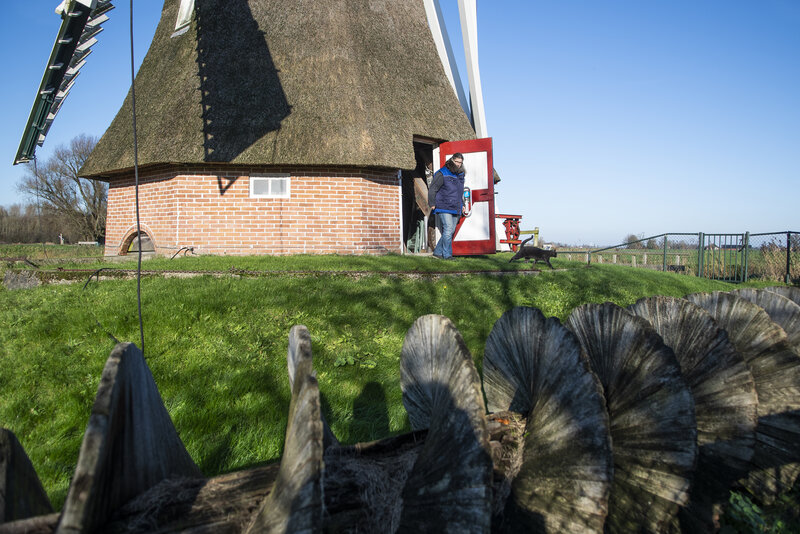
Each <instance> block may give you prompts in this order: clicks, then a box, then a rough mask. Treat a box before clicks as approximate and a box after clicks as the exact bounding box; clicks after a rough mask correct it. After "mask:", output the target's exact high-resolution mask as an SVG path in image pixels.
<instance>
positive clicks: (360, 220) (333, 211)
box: [105, 166, 401, 255]
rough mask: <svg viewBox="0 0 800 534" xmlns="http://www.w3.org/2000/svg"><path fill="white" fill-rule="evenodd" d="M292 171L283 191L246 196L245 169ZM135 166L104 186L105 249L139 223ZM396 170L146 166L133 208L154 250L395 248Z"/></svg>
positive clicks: (112, 249)
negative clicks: (284, 195)
mask: <svg viewBox="0 0 800 534" xmlns="http://www.w3.org/2000/svg"><path fill="white" fill-rule="evenodd" d="M270 173H288V174H289V175H290V176H291V197H290V198H288V199H275V198H250V189H249V188H250V180H249V178H250V176H251V175H261V174H270ZM133 183H134V179H133V177H132V176H130V177H126V178H122V179H114V180H112V181H111V183H110V186H109V190H108V217H107V225H106V247H105V254H106V255H116V254H119V253H120V252H121V250H122V249H124V248H125V245H126V244H127V243H129V242H130V239H131V238H132V237H133V236H134V234H135V232H136V211H135V202H134V199H135V190H134V186H133ZM399 195H400V188H399V186H398V183H397V174H396V172H390V171H381V170H367V169H354V168H326V169H322V168H306V169H298V168H276V167H270V168H266V167H262V168H255V167H254V168H239V169H233V170H231V169H226V170H225V171H221V170H219V169H214V168H208V169H205V168H186V167H185V166H182V167H180V168H179V169H176V168H175V167H160V168H151V169H148V170H146V171H141V172H140V174H139V213H140V219H141V224H142V230H143V231H145V232H147V233H148V234H149V235H150V237H151V238H152V240H153V243H154V245H155V246H156V251H157V252H158V253H159V254H164V255H167V254H169V255H172V254H174V253H175V252H176V251H177V250H179V249H180V248H181V247H194V250H195V252H196V253H198V254H233V255H243V254H303V253H308V254H329V253H339V254H382V253H385V252H400V251H401V243H400V213H399V211H400V208H399Z"/></svg>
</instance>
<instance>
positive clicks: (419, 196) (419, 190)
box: [414, 177, 431, 217]
mask: <svg viewBox="0 0 800 534" xmlns="http://www.w3.org/2000/svg"><path fill="white" fill-rule="evenodd" d="M414 198H415V199H416V201H417V207H418V208H419V209H420V210H422V213H424V214H425V216H426V217H427V216H428V215H430V214H431V207H430V206H429V205H428V184H427V182H425V178H420V177H417V178H414Z"/></svg>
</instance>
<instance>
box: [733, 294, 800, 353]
mask: <svg viewBox="0 0 800 534" xmlns="http://www.w3.org/2000/svg"><path fill="white" fill-rule="evenodd" d="M731 294H733V295H736V296H738V297H742V298H743V299H745V300H749V301H750V302H752V303H753V304H755V305H757V306H758V307H760V308H762V309H763V310H764V311H765V312H767V315H769V318H770V319H772V320H773V321H775V323H777V325H778V326H780V327H781V328H783V331H784V332H786V337H787V338H788V340H789V343H790V344H791V345H792V347H793V348H794V349H795V352H797V353H798V354H800V305H799V304H797V303H796V302H794V301H792V300H791V299H789V298H787V297H785V296H783V295H781V294H779V293H776V292H774V291H767V290H765V289H752V288H746V289H737V290H735V291H731Z"/></svg>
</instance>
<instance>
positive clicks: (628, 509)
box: [567, 302, 697, 533]
mask: <svg viewBox="0 0 800 534" xmlns="http://www.w3.org/2000/svg"><path fill="white" fill-rule="evenodd" d="M567 327H568V328H569V329H570V330H572V331H573V332H574V333H575V335H576V336H577V337H578V340H579V341H580V344H581V347H582V348H583V350H584V351H585V352H586V354H587V356H588V357H589V362H590V363H591V366H592V370H593V371H594V372H595V373H596V374H597V376H598V378H599V379H600V383H601V384H602V385H603V391H604V394H605V399H606V407H607V409H608V415H609V420H610V423H611V443H612V447H613V457H614V481H613V483H612V486H611V496H610V499H609V511H608V519H607V520H606V529H608V531H609V532H620V533H622V532H639V531H651V532H658V531H660V530H661V529H662V528H663V527H664V526H665V525H666V524H668V523H669V522H670V521H671V520H672V518H673V516H675V515H676V514H677V513H678V508H679V507H680V506H683V505H685V504H686V503H687V502H688V491H689V487H690V485H691V478H692V473H693V471H694V467H695V461H696V458H697V427H696V423H695V416H694V401H693V399H692V394H691V392H690V391H689V387H688V386H687V385H686V383H685V381H684V380H683V377H682V376H681V374H680V368H679V367H678V362H677V360H676V358H675V355H674V354H673V352H672V350H671V349H670V348H669V347H667V346H666V345H664V342H663V341H662V340H661V337H660V336H659V335H658V334H657V333H656V332H655V331H654V330H653V328H652V327H651V326H650V325H649V324H648V323H647V321H645V320H644V319H642V318H640V317H635V316H634V315H632V314H630V313H628V312H627V311H625V310H623V309H622V308H620V307H619V306H616V305H614V304H611V303H608V302H607V303H605V304H587V305H584V306H580V307H578V308H576V309H575V310H573V312H572V314H571V315H570V316H569V319H568V320H567Z"/></svg>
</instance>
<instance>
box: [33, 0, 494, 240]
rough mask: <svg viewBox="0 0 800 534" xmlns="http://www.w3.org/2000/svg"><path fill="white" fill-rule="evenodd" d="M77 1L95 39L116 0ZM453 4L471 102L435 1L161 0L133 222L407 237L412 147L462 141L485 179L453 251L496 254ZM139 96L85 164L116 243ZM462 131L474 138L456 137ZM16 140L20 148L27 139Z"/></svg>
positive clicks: (185, 232) (123, 219)
mask: <svg viewBox="0 0 800 534" xmlns="http://www.w3.org/2000/svg"><path fill="white" fill-rule="evenodd" d="M76 5H77V6H79V7H80V8H81V9H83V10H84V11H85V10H87V9H88V10H89V16H88V17H87V21H88V22H89V24H88V25H87V26H86V28H87V29H86V31H85V32H83V33H86V35H87V37H91V35H90V34H89V32H90V28H92V27H93V26H92V21H93V20H94V19H93V18H92V17H95V16H97V17H99V16H102V13H101V11H102V10H103V9H105V10H107V9H110V8H111V5H110V1H108V0H106V1H102V0H91V1H90V0H69V1H68V2H65V6H67V7H72V6H76ZM459 9H460V12H461V19H462V27H463V28H465V30H464V40H465V50H466V51H467V55H468V65H469V69H468V71H469V78H470V98H471V100H470V101H467V100H466V98H465V97H464V96H463V90H461V93H462V95H461V98H459V96H458V95H457V93H458V92H459V87H460V80H459V82H456V80H457V76H458V75H457V72H456V73H455V74H453V72H455V69H454V68H452V67H451V65H452V63H453V62H452V61H450V60H449V59H448V58H447V54H448V53H447V50H448V49H449V48H450V46H449V39H448V40H447V41H448V42H445V40H443V38H442V30H441V29H444V26H443V24H440V23H439V21H440V20H441V9H440V6H439V5H438V0H416V1H414V2H400V3H397V2H367V1H365V0H348V1H346V2H336V3H332V2H331V3H329V2H324V3H319V2H312V1H310V0H301V1H298V2H294V3H292V4H286V3H285V2H279V1H276V0H230V1H228V2H222V1H221V0H165V2H164V8H163V10H162V17H161V21H160V22H159V25H158V28H157V30H156V34H155V36H154V38H153V42H152V43H151V46H150V49H149V51H148V53H147V55H146V57H145V58H144V61H143V63H142V66H141V68H140V70H139V73H138V74H137V77H136V81H135V87H136V109H137V121H138V127H137V130H138V134H139V142H138V152H137V155H138V169H139V171H140V173H141V177H142V180H143V181H142V184H141V189H142V193H143V205H142V208H143V213H142V222H143V226H142V230H141V231H142V232H143V233H145V234H146V236H147V237H148V238H149V241H150V242H151V243H153V248H154V249H155V250H156V251H157V252H160V253H165V254H166V253H169V254H172V253H173V252H174V251H176V250H180V249H182V248H185V247H192V248H193V249H194V250H195V251H197V252H200V253H202V252H206V253H222V254H259V253H269V254H292V253H304V252H315V253H331V252H337V253H355V254H364V253H383V252H401V251H402V250H403V247H404V235H403V227H404V224H406V225H407V221H404V217H405V215H404V209H403V206H404V203H407V195H406V198H405V199H404V190H403V188H402V187H398V185H400V184H399V183H398V182H399V180H398V178H399V171H398V169H403V170H404V173H403V176H405V175H406V173H407V172H413V171H409V170H410V169H418V168H420V159H419V153H420V150H421V151H422V152H426V151H427V152H429V153H430V156H429V159H430V160H433V158H434V153H435V150H436V149H439V151H438V157H440V158H441V157H444V156H445V155H446V154H445V153H446V152H447V151H449V153H452V152H454V151H459V152H464V153H465V154H467V160H466V161H467V163H468V164H469V165H470V167H468V168H470V169H471V172H470V175H471V176H472V177H474V178H476V179H478V176H479V175H480V176H482V177H481V178H480V180H479V181H480V183H476V184H473V186H472V189H473V191H474V192H475V193H476V194H474V196H473V201H474V202H475V204H476V205H477V208H478V209H476V210H474V211H473V215H472V217H471V218H470V220H469V221H466V222H465V224H464V225H463V229H461V236H462V241H465V248H463V249H462V251H461V253H465V254H470V253H473V254H474V253H487V252H494V233H495V230H494V208H493V205H494V204H493V203H494V191H493V181H492V176H493V168H492V164H491V140H490V139H487V140H485V141H483V142H482V143H478V144H477V145H476V144H475V138H476V132H478V135H477V137H482V136H485V119H484V114H483V104H482V100H481V98H482V97H481V92H480V79H479V74H478V71H477V44H476V41H475V33H476V11H475V10H476V6H475V1H474V0H460V2H459ZM69 13H72V11H69ZM103 13H104V11H103ZM98 20H99V18H98ZM312 27H313V29H314V31H309V28H312ZM440 28H441V29H440ZM73 31H74V30H73ZM445 32H446V30H445ZM87 42H88V41H87ZM437 43H438V44H437ZM57 44H58V41H57ZM78 50H79V51H80V48H79V49H78ZM55 53H56V52H55V51H54V54H55ZM450 55H451V56H452V50H451V51H450ZM80 64H81V63H80V59H76V60H75V66H76V67H78V68H79V66H80ZM452 66H454V65H452ZM65 79H69V80H70V81H74V76H73V77H71V78H65ZM451 79H452V81H449V80H451ZM43 84H45V82H43ZM47 84H49V85H47V87H50V86H52V85H53V82H51V81H48V82H47ZM69 87H71V85H70V86H68V87H65V89H66V91H68V89H69ZM454 89H455V90H454ZM66 91H64V94H66ZM40 96H41V104H40V102H39V100H40ZM54 102H55V100H54ZM61 102H63V96H61V97H60V99H59V100H58V105H60V103H61ZM48 103H49V100H48V98H47V95H46V94H43V93H42V91H41V90H40V95H37V103H36V104H35V105H34V112H35V113H32V119H31V121H29V125H28V127H26V137H24V139H23V141H24V142H25V139H26V138H27V139H30V138H33V137H35V139H36V141H37V142H38V144H39V145H41V143H42V142H43V141H44V135H43V134H44V133H46V128H47V127H49V124H50V123H51V122H52V119H53V118H54V116H55V114H54V113H53V111H54V110H55V111H57V109H58V107H57V106H51V107H50V108H49V109H48V110H47V113H44V114H45V115H47V118H46V120H45V122H44V123H43V122H42V121H41V120H37V119H36V117H39V116H41V115H43V113H42V111H41V110H40V108H42V109H44V107H45V106H46V105H47V104H48ZM132 104H133V102H132V99H131V95H130V94H129V95H128V98H127V99H126V100H125V102H124V103H123V104H122V108H121V109H120V111H119V113H118V114H117V116H116V118H115V119H114V120H113V121H112V123H111V125H110V126H109V128H108V130H107V131H106V133H105V134H104V135H103V137H102V138H101V139H100V141H99V143H98V145H97V147H96V149H95V151H94V152H93V153H92V155H91V156H90V158H89V159H88V160H87V162H86V164H85V165H84V167H83V169H82V170H81V175H82V176H84V177H86V178H90V179H97V180H103V181H107V182H108V183H109V198H108V219H107V234H106V255H117V254H125V253H126V252H127V251H128V249H129V247H130V245H131V243H132V242H133V241H134V238H135V237H137V235H138V233H139V230H138V229H137V228H136V227H135V226H134V225H133V221H132V204H131V198H132V192H131V188H132V180H131V177H132V174H133V168H134V154H133V150H132V146H131V145H132V143H131V140H132V139H133V127H132V124H131V106H132ZM462 109H463V110H466V112H465V113H461V110H462ZM37 110H39V111H37ZM473 125H474V126H473ZM31 132H33V133H31ZM462 140H464V141H467V142H468V143H471V144H468V145H458V146H456V145H447V144H446V143H450V142H453V141H462ZM28 145H30V142H28ZM473 152H474V153H476V154H479V155H476V156H474V161H471V160H470V158H472V157H473V156H470V155H469V154H472V153H473ZM22 154H23V156H22V157H23V159H19V157H18V159H19V160H20V161H25V159H24V158H25V157H27V158H30V157H31V156H32V149H28V150H26V151H24V152H22ZM480 154H482V155H480ZM436 164H438V162H436ZM484 169H486V170H485V171H484ZM320 190H322V191H324V192H325V194H323V195H320V194H319V191H320ZM412 196H413V195H412ZM197 198H201V199H205V198H208V199H209V202H195V200H196V199H197ZM481 204H483V207H482V206H481ZM395 206H398V207H397V208H395ZM230 213H236V214H237V217H238V218H237V219H234V220H233V221H231V219H230V218H229V217H228V215H229V214H230ZM320 214H322V215H320ZM476 225H477V226H479V227H480V228H481V229H480V231H478V232H477V233H476V232H473V231H472V230H470V226H476ZM457 240H458V236H457ZM476 241H483V242H484V244H483V245H482V248H481V247H477V245H476V243H474V242H476ZM476 247H477V248H476Z"/></svg>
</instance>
